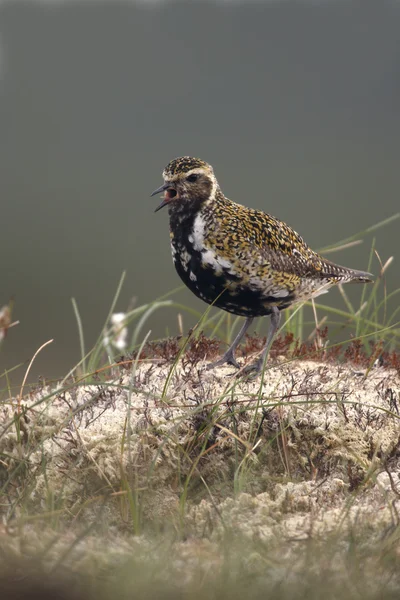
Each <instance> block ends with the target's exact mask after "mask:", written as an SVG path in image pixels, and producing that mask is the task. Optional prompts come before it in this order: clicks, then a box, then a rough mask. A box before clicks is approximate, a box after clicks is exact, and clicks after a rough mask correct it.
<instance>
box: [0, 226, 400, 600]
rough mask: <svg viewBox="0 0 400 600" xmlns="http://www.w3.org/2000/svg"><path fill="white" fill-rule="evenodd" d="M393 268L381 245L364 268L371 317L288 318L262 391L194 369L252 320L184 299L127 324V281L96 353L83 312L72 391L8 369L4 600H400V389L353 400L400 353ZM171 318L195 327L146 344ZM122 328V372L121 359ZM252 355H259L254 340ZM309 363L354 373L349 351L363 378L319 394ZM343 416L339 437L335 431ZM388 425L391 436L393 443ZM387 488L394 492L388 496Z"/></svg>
mask: <svg viewBox="0 0 400 600" xmlns="http://www.w3.org/2000/svg"><path fill="white" fill-rule="evenodd" d="M398 216H399V215H397V216H395V217H394V218H397V217H398ZM391 220H393V219H388V220H386V221H385V222H382V223H380V224H377V225H376V226H374V227H372V228H370V229H369V230H367V231H366V232H362V233H361V234H359V235H357V236H353V237H352V238H348V239H347V240H343V241H342V242H341V243H340V245H341V246H342V247H343V246H345V245H349V244H354V243H358V241H359V240H360V239H361V238H362V237H363V236H364V235H366V234H370V233H371V232H373V231H376V230H377V229H378V228H379V227H380V226H383V225H385V224H387V223H388V222H391ZM335 249H337V248H330V250H331V251H334V250H335ZM326 251H329V249H326V250H325V252H326ZM389 268H391V262H390V260H389V261H386V263H384V262H382V261H381V259H380V257H379V255H378V254H377V253H376V248H375V240H373V241H372V245H371V251H370V257H369V264H368V267H367V269H368V270H371V271H372V272H374V273H376V277H375V281H374V283H373V284H371V285H368V286H364V287H362V286H360V288H361V292H360V296H361V299H360V302H359V304H358V306H356V305H354V303H353V301H352V300H351V299H350V297H349V296H348V293H347V291H346V289H347V288H345V287H344V288H343V289H341V292H340V294H341V299H342V307H341V308H332V307H331V306H329V300H328V298H329V296H327V301H326V304H320V303H319V302H318V303H315V305H314V307H313V306H312V305H311V304H306V305H303V306H300V307H296V308H294V309H293V310H291V311H286V314H285V319H284V323H283V326H282V329H281V332H280V336H281V340H284V339H286V340H287V343H286V346H285V351H284V353H283V358H281V359H280V362H279V367H277V366H276V357H274V360H270V361H267V362H266V364H265V365H264V373H263V377H262V378H260V379H259V380H258V381H257V382H255V383H254V385H251V384H249V383H247V382H246V381H245V380H244V379H243V378H242V377H241V376H240V374H239V376H238V377H236V378H235V377H232V378H229V377H226V378H225V379H222V380H221V382H220V383H219V384H218V386H217V387H213V385H214V384H213V378H215V377H217V375H214V374H212V373H210V375H209V379H205V380H201V379H200V378H199V376H198V374H197V363H198V360H199V359H201V358H204V356H205V355H206V354H207V352H211V353H212V351H214V350H215V347H214V346H212V345H210V343H209V342H208V341H207V339H205V337H204V336H203V333H202V332H204V334H205V336H206V337H207V338H208V337H211V338H214V337H218V338H220V339H221V340H222V342H223V343H224V344H229V343H230V341H231V340H232V339H233V336H234V335H235V332H237V329H238V327H239V326H240V325H239V323H240V319H236V318H234V317H232V315H229V314H226V313H223V312H222V311H217V310H215V309H214V308H213V307H207V308H206V310H205V311H204V312H203V313H198V312H197V311H195V310H193V309H190V308H187V307H185V306H183V305H182V304H180V303H179V302H177V301H175V300H173V298H174V296H175V295H176V294H177V292H179V290H180V289H181V288H178V289H177V290H173V291H172V292H170V293H169V294H166V295H165V296H163V297H161V298H158V299H157V300H155V301H154V302H151V303H147V304H145V305H142V306H139V307H135V308H133V309H131V310H128V311H126V314H125V317H124V320H123V323H122V324H120V325H117V326H116V325H115V323H113V322H112V315H113V314H114V313H115V312H116V307H117V306H118V303H119V297H120V292H121V289H122V286H123V283H124V279H125V274H123V275H122V277H121V279H120V281H119V283H118V286H117V290H116V292H115V294H114V296H113V298H112V301H111V305H110V310H109V312H108V314H107V316H106V318H105V321H104V325H103V327H102V328H101V330H100V333H99V336H98V339H97V341H96V343H95V344H94V346H93V348H91V349H90V350H87V345H86V342H85V335H84V323H83V321H82V319H81V316H80V313H79V307H78V304H77V302H76V301H75V300H73V301H72V307H73V311H74V314H75V317H76V322H77V329H78V337H79V344H80V359H79V361H78V363H77V364H76V365H75V366H74V367H73V368H71V369H70V371H69V372H68V373H67V374H66V376H65V377H64V378H63V379H62V380H61V381H58V382H53V383H51V385H44V386H42V387H40V386H39V387H38V386H36V388H35V389H33V388H32V387H31V386H29V385H28V384H27V383H26V380H27V375H28V373H29V368H30V365H31V364H32V362H33V361H34V359H35V357H33V359H32V361H31V363H30V365H29V367H28V368H26V367H25V371H24V372H23V374H22V376H21V385H20V386H18V388H17V389H15V390H14V389H13V388H12V387H11V385H10V382H9V374H10V371H8V372H5V373H3V374H1V375H0V386H1V388H2V390H1V402H2V405H3V408H4V410H3V413H2V414H3V418H2V422H0V513H1V515H2V523H3V525H2V529H1V528H0V553H1V556H2V566H1V568H0V591H1V590H2V589H3V591H4V590H6V589H9V590H10V591H9V595H10V597H11V595H12V593H13V594H14V596H15V597H20V595H21V594H25V593H27V591H26V588H25V587H24V586H25V585H26V586H27V587H29V588H30V589H34V587H35V586H36V588H37V589H38V590H39V591H38V592H37V593H38V594H39V593H40V594H41V595H42V597H43V596H45V595H46V593H48V594H49V597H54V596H55V595H56V593H58V592H56V591H55V588H60V589H61V590H63V592H62V593H64V595H65V597H66V598H68V597H71V598H72V597H75V596H73V594H77V596H78V597H83V595H84V596H85V598H91V597H92V596H93V597H96V598H103V597H104V598H109V597H111V596H117V597H121V598H125V597H127V598H128V597H129V598H131V597H138V598H168V597H171V598H172V597H173V598H176V597H182V598H183V597H184V598H194V599H195V598H203V597H207V598H214V597H215V598H217V597H218V598H221V597H222V598H224V597H229V598H239V597H240V598H244V597H245V598H261V597H262V598H269V597H271V598H272V597H274V598H282V599H286V598H288V599H289V598H291V599H297V598H299V599H300V598H307V599H312V598H316V599H317V598H320V597H321V596H323V597H324V598H325V597H326V598H328V599H330V598H332V599H334V598H342V599H344V600H346V599H347V598H349V599H350V598H352V599H353V598H358V597H360V598H363V599H371V600H372V599H378V598H381V599H389V598H395V597H396V598H397V597H398V595H399V592H400V577H399V573H400V570H399V567H400V564H399V557H400V554H399V547H400V546H399V542H400V526H399V523H400V516H399V513H398V507H397V504H398V498H399V497H400V490H398V488H397V483H396V481H395V479H394V478H393V473H394V472H395V471H396V468H397V466H396V465H397V463H396V460H397V458H396V457H397V456H398V452H399V445H400V444H399V439H398V436H397V437H396V431H398V426H399V419H400V416H399V404H400V398H399V397H398V389H397V390H396V389H395V387H394V386H392V388H391V387H390V386H389V384H388V386H387V389H386V388H385V389H383V390H382V395H381V396H379V399H380V401H379V402H378V401H376V402H373V403H372V404H367V403H365V404H363V403H362V402H360V400H359V398H358V396H354V397H353V396H352V395H351V394H350V395H348V394H347V395H346V393H344V392H343V390H346V389H347V387H348V388H349V389H350V390H351V388H352V387H354V386H357V385H358V386H359V387H358V388H357V389H358V390H359V389H362V386H363V385H364V383H365V386H367V385H368V384H369V380H370V378H371V377H372V375H373V373H372V364H373V361H374V360H375V359H376V357H377V356H376V352H377V351H378V350H379V352H386V353H387V355H388V354H389V353H392V354H393V356H394V357H395V356H396V352H399V348H400V322H399V317H400V315H399V313H400V309H397V310H395V311H393V312H392V313H391V314H390V313H389V310H388V308H387V307H388V302H390V301H391V300H392V299H393V298H396V296H398V294H399V292H400V289H399V290H393V291H388V290H387V289H386V284H385V274H386V272H387V270H388V269H389ZM324 298H325V297H324ZM158 310H162V311H172V312H173V314H178V315H179V314H184V313H185V314H188V315H190V316H191V317H192V318H193V317H194V318H195V319H196V320H197V324H196V326H195V327H194V328H193V329H192V330H191V331H190V332H189V333H188V332H182V333H183V335H181V337H180V338H179V339H171V340H170V341H168V342H165V341H163V340H159V341H158V342H159V343H158V345H157V340H153V341H152V344H153V345H149V340H151V322H152V317H153V315H154V313H155V311H158ZM315 315H316V317H317V320H318V325H319V328H318V327H316V322H315ZM178 323H180V321H179V319H178ZM122 327H126V328H127V332H126V333H127V335H126V340H127V345H126V348H124V350H123V354H124V355H125V356H126V359H125V361H122V362H121V361H119V362H116V360H117V358H118V359H119V357H120V355H121V349H117V348H115V347H114V342H115V341H116V340H117V339H118V337H119V335H120V334H121V328H122ZM324 327H328V336H327V335H325V334H322V333H321V331H320V329H323V328H324ZM105 340H106V341H105ZM355 341H356V342H357V343H358V345H355ZM48 343H50V340H49V341H48V342H46V344H48ZM248 343H249V344H250V346H251V344H253V346H254V348H255V347H256V346H257V343H258V341H257V338H255V339H253V340H249V341H248ZM282 343H283V342H282ZM46 344H44V345H43V346H42V347H41V348H40V349H38V351H37V353H38V352H39V351H43V352H46V348H45V346H46ZM162 344H164V346H162ZM168 344H170V346H168ZM250 346H249V347H250ZM152 348H153V349H155V348H159V349H160V348H164V351H165V352H166V353H167V354H168V352H169V355H168V357H166V358H164V359H162V360H160V361H159V362H160V363H161V365H162V366H161V368H162V369H163V371H162V373H163V379H162V380H160V381H159V382H158V383H157V385H156V384H155V383H154V382H155V381H156V380H155V379H154V377H155V375H154V372H155V367H154V369H153V371H152V370H151V369H150V365H149V364H148V363H145V364H147V365H148V368H149V369H150V370H149V373H150V374H148V375H146V372H145V370H144V368H143V361H142V360H141V354H142V352H144V351H147V352H149V351H151V349H152ZM168 348H169V349H170V350H168ZM299 348H300V350H301V348H303V350H302V352H304V353H305V356H306V357H307V358H312V359H314V360H320V361H321V362H322V363H324V361H325V363H326V364H328V363H327V361H328V360H329V357H331V358H332V357H333V356H336V357H337V358H338V359H339V360H343V357H344V352H345V351H346V348H348V353H347V355H345V356H347V359H346V360H347V362H348V361H349V360H350V359H349V357H350V356H351V357H352V360H353V362H354V370H355V371H357V369H359V370H360V373H361V375H355V376H354V378H353V379H349V377H350V375H349V372H348V371H347V370H343V372H342V373H339V374H338V376H337V377H336V378H334V379H333V380H328V381H327V382H326V383H324V384H323V385H321V384H320V382H319V380H318V379H317V380H311V379H307V377H308V375H307V372H305V373H303V374H302V375H299V372H298V371H297V370H296V369H297V367H298V364H299V358H298V355H299ZM336 348H338V350H340V353H339V352H338V353H337V354H336V355H335V349H336ZM1 351H2V352H6V345H5V344H4V340H3V345H2V347H1ZM37 353H36V355H37ZM300 353H301V352H300ZM36 355H35V356H36ZM354 357H356V358H357V357H358V358H357V360H358V361H359V363H360V364H356V363H357V360H356V358H354ZM360 361H361V362H362V361H363V362H362V365H361V362H360ZM393 364H394V358H393ZM16 368H17V367H16ZM146 368H147V367H146ZM399 368H400V362H399ZM146 377H147V379H146ZM301 377H304V381H303V380H302V379H301ZM359 377H362V379H361V380H360V379H359ZM296 378H297V379H296ZM360 381H361V385H360V384H359V382H360ZM266 385H267V386H268V387H267V388H266V387H265V386H266ZM291 386H292V387H291ZM301 386H303V388H304V386H305V388H304V389H306V391H304V389H303V388H302V387H301ZM266 389H267V390H268V391H266ZM282 389H285V390H286V391H285V393H283V392H282ZM301 389H303V391H302V392H300V391H299V390H301ZM379 389H380V388H379ZM29 394H31V395H29ZM81 394H82V395H81ZM121 394H123V399H124V406H125V409H124V411H125V412H124V413H123V414H122V417H121V428H120V434H119V436H118V438H117V439H113V438H112V436H111V437H110V434H109V433H107V432H108V431H109V430H107V428H106V420H107V419H112V418H113V415H115V403H118V402H119V401H120V398H121ZM385 394H386V395H385ZM138 398H139V399H140V404H139V406H138ZM381 400H382V401H381ZM318 410H322V411H324V410H326V415H327V416H326V420H325V422H324V423H322V424H321V423H320V422H314V421H313V419H316V417H315V415H316V414H317V413H315V411H318ZM332 415H333V416H332ZM337 415H339V416H340V419H339V421H338V422H339V425H340V423H342V424H341V425H340V427H339V425H336V426H335V427H336V429H333V430H332V431H331V430H330V428H329V427H330V425H329V423H330V421H329V419H332V418H336V416H337ZM102 419H103V420H104V429H102V428H99V429H98V430H97V429H96V430H95V433H93V430H92V429H90V427H91V426H92V423H93V422H95V421H96V422H97V423H101V422H102ZM387 424H389V426H388V431H389V430H390V432H391V433H390V435H391V437H390V435H389V434H388V436H389V437H388V438H383V437H382V439H381V438H380V437H379V436H380V432H383V431H386V429H385V427H386V425H387ZM104 432H106V433H104ZM385 435H386V434H385ZM352 436H353V437H352ZM354 440H355V441H354ZM63 444H66V445H63ZM66 448H67V450H66ZM385 474H387V477H389V478H391V479H390V485H391V489H389V488H387V489H386V488H385V489H383V488H382V482H381V479H380V478H381V477H382V475H385ZM330 477H334V478H335V477H336V480H338V479H340V480H343V486H344V487H343V491H341V489H342V488H340V486H339V487H337V488H336V487H334V482H333V483H332V485H333V488H332V490H333V491H332V492H330V491H329V489H327V488H325V487H324V486H325V485H326V482H327V481H328V482H330V479H329V478H330ZM77 478H78V480H77ZM336 480H335V481H336ZM302 485H304V486H305V488H304V489H305V490H306V491H305V492H301V490H302V487H301V486H302ZM71 490H72V491H71ZM282 490H283V491H284V494H283V495H282V494H281V492H282ZM291 490H294V491H291ZM299 490H300V491H299ZM321 490H324V491H323V492H321ZM373 490H376V493H378V491H379V490H381V492H380V493H381V499H380V504H379V503H378V504H377V506H379V509H376V510H374V511H373V514H372V513H371V514H370V513H368V505H365V503H364V504H363V502H364V498H365V497H367V498H369V497H370V498H371V502H373V501H374V495H373V494H374V493H375V492H374V491H373ZM320 493H321V494H322V495H321V497H320V504H318V503H316V504H315V509H313V510H310V512H309V521H308V523H307V526H303V527H301V528H300V529H299V530H298V531H297V533H296V530H295V529H293V531H289V530H288V531H286V530H285V528H284V527H283V526H282V527H283V528H282V532H281V534H280V533H279V531H280V529H279V527H280V522H281V521H282V523H285V524H286V523H287V524H288V525H287V526H289V524H290V522H291V521H290V517H291V516H293V517H295V516H297V515H298V514H299V513H301V506H302V503H306V504H307V502H308V501H309V499H313V498H317V497H318V494H320ZM280 494H281V496H280ZM368 494H370V496H368ZM263 495H264V496H265V506H264V505H263V503H262V502H263V501H262V498H264V496H263ZM338 498H339V499H341V501H340V502H339V501H338ZM335 502H338V504H337V506H338V507H339V508H338V511H339V514H338V519H337V523H336V525H335V526H334V527H332V528H331V529H329V530H326V531H324V530H323V528H322V529H321V527H322V525H321V523H322V521H321V520H320V516H321V515H320V511H321V510H322V508H323V509H325V507H326V510H329V508H330V503H331V504H332V505H335ZM171 506H172V508H171ZM293 506H294V507H295V508H293ZM296 507H297V508H296ZM298 507H300V510H299V508H298ZM163 511H164V512H163ZM379 511H384V514H385V515H386V516H385V519H386V520H385V519H383V520H382V522H381V521H379V518H380V512H379ZM322 512H323V511H322ZM307 514H308V513H307ZM382 514H383V513H382ZM246 515H247V516H246ZM375 517H376V519H377V521H376V523H375V521H374V519H375ZM257 519H258V520H257ZM285 527H286V525H285ZM277 532H278V533H277ZM1 577H3V579H1ZM43 586H44V587H43ZM52 586H53V587H52ZM54 586H55V588H54ZM49 589H50V592H49V591H48V590H49Z"/></svg>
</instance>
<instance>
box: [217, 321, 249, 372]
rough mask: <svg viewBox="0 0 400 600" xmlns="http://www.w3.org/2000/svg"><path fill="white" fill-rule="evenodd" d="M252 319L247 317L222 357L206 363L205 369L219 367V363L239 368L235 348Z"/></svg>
mask: <svg viewBox="0 0 400 600" xmlns="http://www.w3.org/2000/svg"><path fill="white" fill-rule="evenodd" d="M253 321H254V317H247V319H246V320H245V322H244V323H243V325H242V327H241V329H240V331H239V333H238V334H237V336H236V337H235V339H234V340H233V342H232V344H231V345H230V346H229V348H228V350H227V351H226V352H225V354H224V355H223V357H222V358H220V359H219V360H216V361H215V362H212V363H210V364H209V365H207V369H213V368H214V367H219V366H221V365H224V364H225V363H228V364H229V365H233V366H234V367H236V368H237V369H239V367H240V365H239V363H238V362H237V360H236V358H235V350H236V348H237V347H238V346H239V344H240V342H241V340H242V338H243V336H244V334H245V333H246V331H247V330H248V328H249V327H250V325H251V324H252V322H253Z"/></svg>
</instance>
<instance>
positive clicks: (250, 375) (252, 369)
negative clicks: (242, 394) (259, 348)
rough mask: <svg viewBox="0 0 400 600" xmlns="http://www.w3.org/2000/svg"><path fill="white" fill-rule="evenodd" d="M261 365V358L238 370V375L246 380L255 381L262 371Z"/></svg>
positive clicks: (262, 362)
mask: <svg viewBox="0 0 400 600" xmlns="http://www.w3.org/2000/svg"><path fill="white" fill-rule="evenodd" d="M263 364H264V360H263V358H262V357H261V358H258V359H257V360H255V361H254V362H252V363H250V364H248V365H246V366H245V367H243V369H241V370H240V372H239V373H238V375H239V376H242V377H244V378H246V379H256V378H257V377H258V376H259V375H260V373H261V372H262V370H263Z"/></svg>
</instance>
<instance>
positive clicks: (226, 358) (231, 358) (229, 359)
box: [207, 350, 240, 370]
mask: <svg viewBox="0 0 400 600" xmlns="http://www.w3.org/2000/svg"><path fill="white" fill-rule="evenodd" d="M225 364H228V365H232V366H233V367H236V368H237V369H240V365H239V363H238V361H237V360H236V358H235V355H234V353H233V352H232V351H230V350H228V351H227V352H225V354H224V355H223V356H222V358H220V359H219V360H216V361H215V362H212V363H209V364H208V365H207V370H209V369H214V367H220V366H221V365H225Z"/></svg>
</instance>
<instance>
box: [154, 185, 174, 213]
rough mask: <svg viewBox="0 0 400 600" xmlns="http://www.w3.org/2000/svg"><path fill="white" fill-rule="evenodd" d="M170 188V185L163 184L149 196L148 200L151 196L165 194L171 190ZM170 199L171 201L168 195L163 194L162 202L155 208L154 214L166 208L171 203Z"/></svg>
mask: <svg viewBox="0 0 400 600" xmlns="http://www.w3.org/2000/svg"><path fill="white" fill-rule="evenodd" d="M171 187H172V186H171V184H170V183H164V184H163V185H161V186H160V187H159V188H157V189H156V190H154V192H153V193H152V194H151V196H150V198H151V197H152V196H156V194H162V192H165V191H166V190H168V189H171ZM172 199H173V198H172V196H171V197H170V196H169V195H168V194H165V196H164V200H163V201H162V202H161V204H160V205H159V206H157V208H156V210H155V211H154V212H157V211H158V210H160V209H161V208H163V207H164V206H166V205H167V204H168V203H169V202H171V200H172Z"/></svg>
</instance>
